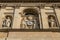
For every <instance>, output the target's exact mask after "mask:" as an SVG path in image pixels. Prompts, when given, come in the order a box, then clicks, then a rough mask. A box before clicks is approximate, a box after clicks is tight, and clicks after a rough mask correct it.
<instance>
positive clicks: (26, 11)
mask: <svg viewBox="0 0 60 40" xmlns="http://www.w3.org/2000/svg"><path fill="white" fill-rule="evenodd" d="M38 13H39V12H38V10H37V9H34V8H27V9H24V10H23V14H24V15H35V16H38Z"/></svg>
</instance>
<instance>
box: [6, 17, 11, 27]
mask: <svg viewBox="0 0 60 40" xmlns="http://www.w3.org/2000/svg"><path fill="white" fill-rule="evenodd" d="M6 26H7V27H10V26H11V19H10V17H7V19H6Z"/></svg>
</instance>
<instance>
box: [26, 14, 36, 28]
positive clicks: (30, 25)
mask: <svg viewBox="0 0 60 40" xmlns="http://www.w3.org/2000/svg"><path fill="white" fill-rule="evenodd" d="M25 22H26V26H27V27H28V29H34V28H35V23H36V21H35V20H34V18H33V17H32V16H31V15H29V16H28V17H27V20H25Z"/></svg>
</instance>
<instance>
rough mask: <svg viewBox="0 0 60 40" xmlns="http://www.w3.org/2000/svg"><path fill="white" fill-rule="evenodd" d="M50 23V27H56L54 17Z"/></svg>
mask: <svg viewBox="0 0 60 40" xmlns="http://www.w3.org/2000/svg"><path fill="white" fill-rule="evenodd" d="M49 23H50V25H49V26H50V27H56V22H55V19H54V18H53V17H50V19H49Z"/></svg>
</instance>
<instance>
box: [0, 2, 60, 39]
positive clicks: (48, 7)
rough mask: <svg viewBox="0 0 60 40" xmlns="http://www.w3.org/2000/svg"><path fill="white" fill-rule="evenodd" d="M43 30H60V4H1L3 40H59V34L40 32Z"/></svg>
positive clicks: (0, 20)
mask: <svg viewBox="0 0 60 40" xmlns="http://www.w3.org/2000/svg"><path fill="white" fill-rule="evenodd" d="M21 29H22V30H27V29H28V30H29V31H30V30H37V32H34V31H33V32H26V31H25V32H21V31H20V30H21ZM41 29H42V30H44V29H47V30H49V29H50V30H53V29H55V30H59V29H60V3H0V31H2V30H3V31H2V32H0V33H1V34H0V35H1V36H0V37H1V38H3V39H1V40H20V38H21V40H36V39H38V40H40V39H41V40H48V39H50V40H59V37H60V36H59V35H60V34H59V33H56V34H54V32H53V33H52V32H49V31H48V32H38V31H40V30H41ZM16 30H17V31H16ZM49 34H50V35H49ZM27 35H28V36H27ZM52 35H53V36H52ZM54 36H57V37H56V39H54V38H55V37H54ZM37 37H38V38H37ZM14 38H16V39H14ZM30 38H31V39H30ZM35 38H36V39H35Z"/></svg>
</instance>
